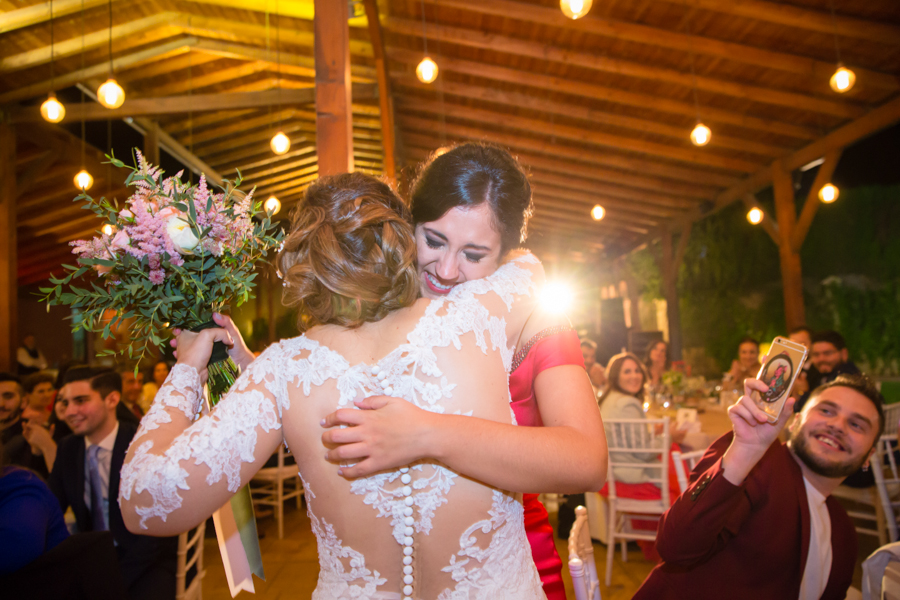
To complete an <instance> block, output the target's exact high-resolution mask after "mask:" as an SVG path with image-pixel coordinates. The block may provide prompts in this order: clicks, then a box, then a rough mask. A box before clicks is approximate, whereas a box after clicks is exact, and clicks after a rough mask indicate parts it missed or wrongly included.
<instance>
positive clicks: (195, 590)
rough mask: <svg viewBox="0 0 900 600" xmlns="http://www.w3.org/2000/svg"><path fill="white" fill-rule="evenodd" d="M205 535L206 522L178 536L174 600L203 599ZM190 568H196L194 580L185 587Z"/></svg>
mask: <svg viewBox="0 0 900 600" xmlns="http://www.w3.org/2000/svg"><path fill="white" fill-rule="evenodd" d="M205 534H206V521H203V522H202V523H200V524H199V525H198V526H197V527H196V528H195V529H194V530H193V531H186V532H184V533H182V534H181V535H179V536H178V561H177V563H176V567H175V600H201V598H203V577H204V576H205V575H206V569H204V568H203V539H204V536H205ZM191 567H196V572H195V573H194V578H193V579H192V580H191V583H190V585H188V586H187V587H185V585H186V582H187V574H188V572H189V571H190V570H191Z"/></svg>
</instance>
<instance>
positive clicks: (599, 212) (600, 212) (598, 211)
mask: <svg viewBox="0 0 900 600" xmlns="http://www.w3.org/2000/svg"><path fill="white" fill-rule="evenodd" d="M605 216H606V209H604V208H603V207H602V206H600V205H599V204H595V205H594V208H592V209H591V218H593V219H594V220H595V221H599V220H600V219H602V218H603V217H605Z"/></svg>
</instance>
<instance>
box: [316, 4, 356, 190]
mask: <svg viewBox="0 0 900 600" xmlns="http://www.w3.org/2000/svg"><path fill="white" fill-rule="evenodd" d="M349 16H350V13H349V5H348V3H347V2H344V1H343V0H341V1H339V2H335V1H334V0H315V17H314V30H315V60H316V152H317V154H318V157H319V175H320V176H322V175H335V174H337V173H347V172H350V171H352V170H353V115H352V113H351V97H350V26H349V25H348V23H347V19H348V18H349Z"/></svg>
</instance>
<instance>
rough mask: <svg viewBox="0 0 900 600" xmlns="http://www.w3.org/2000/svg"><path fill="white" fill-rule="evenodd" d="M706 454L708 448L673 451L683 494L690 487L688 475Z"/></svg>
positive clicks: (676, 474) (676, 472)
mask: <svg viewBox="0 0 900 600" xmlns="http://www.w3.org/2000/svg"><path fill="white" fill-rule="evenodd" d="M704 454H706V450H694V451H692V452H679V451H677V450H673V451H672V462H673V463H674V464H675V476H676V477H677V478H678V489H680V490H681V493H682V494H683V493H684V491H685V490H686V489H687V488H688V476H689V475H690V473H691V471H693V470H694V467H696V466H697V463H698V462H700V459H701V458H703V455H704Z"/></svg>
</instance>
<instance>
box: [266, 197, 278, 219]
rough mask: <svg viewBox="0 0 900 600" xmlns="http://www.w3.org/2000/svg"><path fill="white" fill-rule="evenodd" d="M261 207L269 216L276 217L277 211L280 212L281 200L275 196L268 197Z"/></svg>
mask: <svg viewBox="0 0 900 600" xmlns="http://www.w3.org/2000/svg"><path fill="white" fill-rule="evenodd" d="M263 206H264V207H265V209H266V212H267V213H269V214H270V215H277V214H278V211H279V210H281V200H279V199H278V198H276V197H275V196H269V199H268V200H266V203H265V204H264V205H263Z"/></svg>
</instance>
